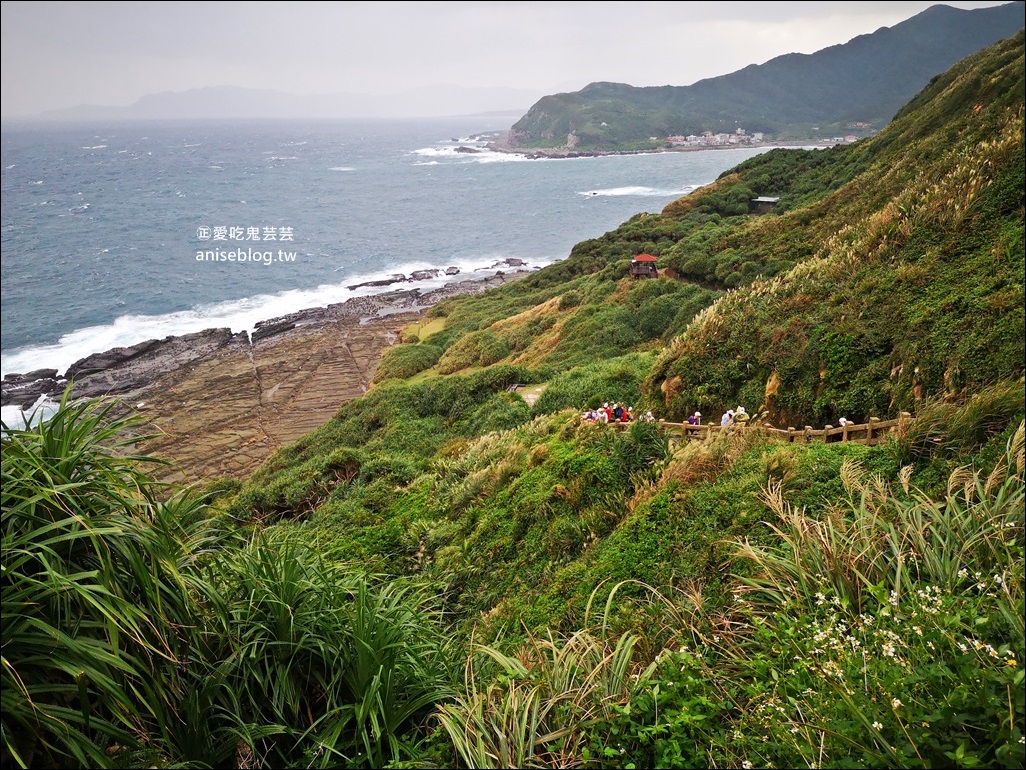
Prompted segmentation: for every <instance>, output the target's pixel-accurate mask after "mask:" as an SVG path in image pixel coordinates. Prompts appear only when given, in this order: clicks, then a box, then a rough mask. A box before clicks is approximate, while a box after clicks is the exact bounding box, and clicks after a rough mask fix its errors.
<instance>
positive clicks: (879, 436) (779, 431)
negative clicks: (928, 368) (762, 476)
mask: <svg viewBox="0 0 1026 770" xmlns="http://www.w3.org/2000/svg"><path fill="white" fill-rule="evenodd" d="M911 421H912V415H911V414H909V413H908V412H902V413H901V414H900V415H899V416H898V418H897V419H895V420H881V419H880V418H878V417H870V418H869V422H864V423H859V424H858V425H853V424H851V423H849V424H847V425H845V426H843V427H836V428H835V427H834V426H833V425H827V426H825V427H823V428H822V429H820V430H817V429H815V428H813V427H812V426H811V425H806V426H805V427H804V428H803V429H801V430H799V429H797V428H787V429H786V430H785V429H783V428H775V427H773V426H772V425H767V424H758V423H750V424H749V425H745V426H741V425H728V426H726V427H722V426H720V425H688V424H687V423H679V422H666V421H665V420H659V421H658V422H659V425H660V426H661V427H662V428H663V429H664V430H666V431H669V432H671V433H673V432H676V433H677V434H678V436H679V437H680V438H681V439H684V440H687V441H696V440H698V441H707V440H709V439H710V438H711V437H712V435H713V434H714V433H719V432H720V431H738V430H761V431H762V432H764V433H765V434H767V435H768V436H770V437H771V438H775V439H777V440H779V441H786V442H788V443H792V444H808V443H810V442H812V441H825V442H828V443H829V442H834V441H854V442H856V443H858V444H882V443H883V442H884V441H885V440H886V439H887V437H888V436H889V435H890V434H891V432H893V431H901V430H904V429H905V427H907V425H908V423H909V422H911Z"/></svg>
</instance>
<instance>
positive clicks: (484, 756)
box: [437, 590, 639, 768]
mask: <svg viewBox="0 0 1026 770" xmlns="http://www.w3.org/2000/svg"><path fill="white" fill-rule="evenodd" d="M615 593H616V592H615V590H614V592H613V595H614V596H615ZM592 599H594V594H593V596H592ZM609 609H610V608H609V606H608V604H607V607H606V612H607V614H608V612H609ZM637 641H638V638H637V637H636V636H633V635H630V634H626V635H622V636H620V637H619V638H617V639H615V640H611V639H609V638H608V636H607V635H606V634H605V633H604V632H600V633H593V632H591V631H588V630H579V631H577V632H575V633H573V634H569V635H566V636H557V635H554V634H552V633H551V632H550V633H549V634H548V635H547V636H537V635H533V634H529V635H528V639H527V642H526V644H524V645H523V646H521V647H520V648H519V649H518V650H517V651H516V652H515V653H514V654H509V653H506V652H503V651H501V650H500V649H499V648H497V647H495V646H488V645H478V646H476V647H475V648H474V650H473V652H472V653H471V655H470V656H469V657H468V659H467V664H466V670H465V674H464V688H463V691H462V692H461V693H459V694H458V695H457V696H456V698H455V700H454V701H452V702H450V703H446V704H444V705H442V706H440V707H439V709H438V711H437V717H438V721H439V723H440V724H441V725H442V728H443V729H444V730H445V733H446V734H447V735H448V737H449V738H450V740H451V741H452V744H453V748H454V750H455V753H456V755H457V757H458V758H459V761H460V762H461V763H462V766H463V767H468V768H511V767H524V768H526V767H560V768H569V767H582V766H585V765H588V764H589V763H590V760H589V757H590V751H591V748H590V744H591V740H592V738H591V735H590V730H591V729H592V728H593V726H594V724H595V723H597V722H600V721H603V720H607V719H609V718H610V717H611V716H612V714H613V710H614V708H615V707H616V706H621V705H623V704H625V703H626V702H627V701H628V699H629V693H630V688H631V683H632V681H634V680H636V679H637V678H638V675H639V669H638V667H637V665H636V664H635V662H634V648H635V645H636V644H637ZM479 659H480V660H481V661H482V662H481V664H478V662H477V661H478V660H479Z"/></svg>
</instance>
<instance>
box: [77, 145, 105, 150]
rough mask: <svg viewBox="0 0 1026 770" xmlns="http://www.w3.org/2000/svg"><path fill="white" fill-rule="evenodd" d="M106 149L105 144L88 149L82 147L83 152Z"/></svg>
mask: <svg viewBox="0 0 1026 770" xmlns="http://www.w3.org/2000/svg"><path fill="white" fill-rule="evenodd" d="M106 147H107V145H105V144H94V145H91V146H89V147H83V148H82V149H83V150H102V149H104V148H106Z"/></svg>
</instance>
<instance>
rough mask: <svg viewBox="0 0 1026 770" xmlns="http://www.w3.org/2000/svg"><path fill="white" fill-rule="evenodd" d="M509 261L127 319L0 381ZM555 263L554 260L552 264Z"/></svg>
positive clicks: (11, 358)
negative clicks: (389, 281)
mask: <svg viewBox="0 0 1026 770" xmlns="http://www.w3.org/2000/svg"><path fill="white" fill-rule="evenodd" d="M505 259H506V257H505V256H501V255H494V256H493V255H488V256H478V257H474V258H466V259H454V260H453V261H451V262H449V263H447V264H446V265H442V266H439V265H438V264H431V263H428V262H423V261H420V262H408V263H403V264H399V265H395V266H393V267H389V268H388V269H387V270H380V271H376V272H373V273H362V274H359V275H351V276H348V277H346V278H345V280H344V282H339V283H332V284H322V285H320V286H317V287H316V288H312V289H290V290H287V291H282V292H277V293H274V294H259V295H256V296H253V297H244V298H242V299H235V300H227V301H224V302H217V303H211V304H205V305H198V306H196V307H193V308H190V309H188V310H181V311H178V312H173V313H165V314H162V315H141V314H126V315H123V316H120V317H118V318H116V319H115V320H114V321H113V322H112V323H109V324H102V325H97V326H88V327H85V328H82V329H76V330H75V331H72V332H69V333H68V334H65V335H63V336H62V337H61V338H60V339H59V340H58V341H57V342H56V343H54V344H51V345H35V346H31V347H25V348H20V349H17V350H13V351H11V352H9V353H8V352H4V353H3V354H0V376H4V375H6V374H10V373H13V372H19V373H24V372H30V371H34V370H36V369H56V370H57V371H58V372H60V373H64V372H65V371H67V369H68V367H69V366H71V365H72V364H73V363H75V362H76V361H79V360H80V359H82V358H85V357H86V356H89V355H92V354H94V353H102V352H104V351H107V350H110V349H112V348H118V347H129V346H131V345H136V344H138V343H140V342H145V341H146V340H152V339H163V338H165V337H169V336H180V335H183V334H192V333H194V332H200V331H205V330H207V329H219V328H230V329H231V330H232V332H234V333H238V332H241V331H250V332H251V331H252V330H253V329H254V328H255V326H256V324H257V323H259V322H260V321H267V320H270V319H273V318H278V317H281V316H284V315H288V314H289V313H295V312H297V311H299V310H306V309H309V308H318V307H327V306H328V305H332V304H336V303H339V302H345V301H346V300H348V299H352V298H353V297H366V296H371V295H375V294H384V293H387V292H391V291H398V290H404V289H414V288H416V289H420V290H421V291H431V290H432V289H438V288H441V287H442V286H444V285H446V284H447V283H452V282H453V281H460V280H467V279H471V278H485V277H487V276H490V275H495V273H496V272H498V271H500V270H501V271H505V272H509V271H510V270H511V269H515V268H510V267H509V266H508V265H506V264H503V260H505ZM549 261H551V260H549ZM544 264H547V262H539V261H537V260H532V261H531V263H530V264H529V265H528V267H529V268H530V269H534V268H537V267H541V266H543V265H544ZM449 266H453V267H458V268H459V270H460V272H459V274H457V275H446V274H445V268H446V267H449ZM415 270H438V271H439V275H438V277H436V278H430V279H426V280H421V281H410V282H397V283H392V284H389V285H386V286H362V287H360V288H357V289H349V288H348V287H350V286H356V285H357V284H362V283H368V282H371V281H381V280H387V279H389V278H391V277H392V276H394V275H396V274H399V273H402V274H403V275H404V276H409V275H410V274H411V273H412V272H414V271H415Z"/></svg>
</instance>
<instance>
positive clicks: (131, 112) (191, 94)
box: [36, 86, 538, 120]
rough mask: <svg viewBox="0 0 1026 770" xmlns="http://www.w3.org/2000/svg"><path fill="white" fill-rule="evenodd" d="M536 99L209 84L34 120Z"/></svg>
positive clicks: (357, 110)
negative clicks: (311, 92)
mask: <svg viewBox="0 0 1026 770" xmlns="http://www.w3.org/2000/svg"><path fill="white" fill-rule="evenodd" d="M537 98H538V92H536V91H528V90H523V89H516V88H463V87H460V86H430V87H424V88H417V89H411V90H409V91H404V92H401V93H395V94H384V95H380V94H350V93H339V94H324V95H317V96H298V95H296V94H290V93H284V92H281V91H271V90H266V89H253V88H238V87H235V86H212V87H208V88H194V89H191V90H188V91H176V92H173V91H166V92H163V93H159V94H150V95H148V96H144V97H142V98H141V99H139V100H138V101H137V102H135V104H132V105H130V106H128V107H110V106H99V105H81V106H78V107H70V108H67V109H60V110H49V111H47V112H44V113H42V114H40V115H38V116H36V119H40V120H166V119H197V118H211V119H224V118H405V117H442V116H447V115H466V114H479V113H487V112H492V113H500V114H522V113H523V107H522V105H525V104H530V103H531V101H533V100H535V99H537ZM518 107H519V109H518Z"/></svg>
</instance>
